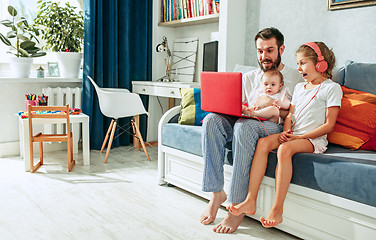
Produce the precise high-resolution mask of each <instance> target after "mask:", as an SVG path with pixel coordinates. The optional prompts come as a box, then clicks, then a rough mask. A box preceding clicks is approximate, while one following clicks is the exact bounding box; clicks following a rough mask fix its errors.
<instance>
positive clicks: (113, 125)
mask: <svg viewBox="0 0 376 240" xmlns="http://www.w3.org/2000/svg"><path fill="white" fill-rule="evenodd" d="M116 125H117V121H116V120H115V119H112V121H111V123H110V126H109V128H108V130H107V133H106V137H105V139H104V141H103V144H102V148H101V153H102V152H103V149H104V147H105V146H106V143H107V140H109V141H108V145H107V150H106V157H105V158H104V163H107V160H108V156H109V155H110V151H111V146H112V141H113V140H114V135H115V130H116ZM131 125H132V129H133V133H134V134H135V135H136V137H137V138H138V139H139V140H140V142H141V146H142V149H143V150H144V152H145V155H146V158H147V159H148V160H149V161H150V157H149V153H148V151H147V150H146V146H145V143H144V140H143V139H142V135H141V133H140V130H139V129H138V127H137V124H136V123H135V121H134V120H133V119H132V120H131ZM110 132H111V134H110Z"/></svg>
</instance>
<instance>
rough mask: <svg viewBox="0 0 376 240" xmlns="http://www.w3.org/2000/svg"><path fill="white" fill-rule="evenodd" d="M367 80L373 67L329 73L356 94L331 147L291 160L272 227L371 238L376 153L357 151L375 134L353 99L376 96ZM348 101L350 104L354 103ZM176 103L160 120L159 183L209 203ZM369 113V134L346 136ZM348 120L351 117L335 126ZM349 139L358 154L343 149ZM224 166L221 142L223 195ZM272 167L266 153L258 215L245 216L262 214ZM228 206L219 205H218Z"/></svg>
mask: <svg viewBox="0 0 376 240" xmlns="http://www.w3.org/2000/svg"><path fill="white" fill-rule="evenodd" d="M242 70H243V71H246V70H247V69H242ZM374 76H376V64H364V63H356V62H353V61H348V62H346V64H345V66H344V67H342V68H340V69H338V70H336V74H335V76H334V78H333V79H335V80H336V81H337V82H339V83H340V84H341V85H342V86H343V89H344V91H345V90H346V89H347V88H349V89H350V90H351V91H355V93H354V92H350V93H349V94H347V95H346V96H352V97H354V96H355V100H351V101H349V102H350V105H349V104H347V103H344V102H343V104H342V105H343V107H342V108H344V109H345V108H349V109H350V110H349V111H347V112H345V110H343V111H344V112H343V114H342V115H343V116H342V117H341V118H340V116H339V119H338V120H337V124H338V127H337V124H336V128H335V130H334V133H333V134H332V135H330V136H329V140H330V142H333V143H330V144H329V146H328V150H327V151H326V152H325V153H324V154H322V155H317V154H308V153H300V154H296V155H295V156H294V157H293V168H294V169H293V177H292V181H291V184H290V187H289V190H288V194H287V197H286V201H285V204H284V214H283V218H284V220H283V223H282V224H280V225H278V226H277V228H278V229H280V230H283V231H285V232H288V233H290V234H292V235H295V236H298V237H300V238H303V239H326V240H328V239H362V240H363V239H364V240H365V239H375V238H376V152H375V151H370V150H362V149H360V148H361V146H365V145H366V144H368V145H369V144H371V142H372V141H373V143H372V144H373V146H374V145H375V138H372V136H369V135H370V134H371V135H372V134H375V132H376V128H375V127H373V125H372V124H373V123H374V122H375V121H376V120H375V119H374V118H375V117H372V116H371V115H372V113H373V110H372V109H371V107H370V106H368V105H364V106H363V105H362V104H359V101H360V100H359V96H360V95H358V94H357V93H358V92H357V91H362V92H359V94H363V91H364V92H365V94H368V93H371V94H369V95H367V97H366V98H365V99H369V98H370V97H374V96H375V95H372V94H376V77H374ZM350 90H349V91H350ZM182 101H183V100H182ZM354 101H355V102H356V103H357V104H353V103H354ZM346 104H347V105H348V106H347V107H345V105H346ZM375 104H376V102H375ZM358 105H359V106H363V108H366V109H367V110H366V111H367V113H366V114H363V115H362V114H361V113H360V112H359V111H360V110H359V109H357V106H358ZM182 106H183V105H181V106H176V107H174V108H172V109H170V110H168V111H167V112H166V113H165V114H164V115H163V116H162V118H161V119H160V122H159V126H158V183H159V184H166V183H168V184H172V185H174V186H176V187H179V188H182V189H184V190H186V191H188V192H191V193H193V194H195V195H198V196H201V197H203V198H206V199H210V196H211V195H210V193H205V192H203V191H202V190H201V183H202V173H203V169H204V165H203V158H202V150H201V133H202V127H201V126H199V125H183V124H179V123H178V119H179V116H180V114H181V113H182V112H181V110H182ZM183 108H184V106H183ZM342 108H341V111H342ZM372 108H373V106H372ZM358 110H359V111H358ZM361 111H364V109H362V110H361ZM340 115H341V113H340ZM368 115H369V116H371V117H370V120H367V121H368V122H367V124H369V122H372V124H371V125H370V126H371V127H370V126H368V128H367V129H368V132H369V133H368V135H367V136H368V137H367V136H365V135H364V132H365V131H364V130H362V129H360V130H359V129H358V130H359V133H358V134H360V135H361V136H360V137H359V136H355V137H354V136H352V135H351V133H349V132H351V131H353V129H352V128H357V126H358V125H359V126H362V127H364V126H363V125H362V124H363V123H356V121H357V119H361V120H364V119H366V118H367V117H365V116H368ZM347 116H351V117H352V118H350V119H345V120H343V121H342V119H343V118H346V117H347ZM373 116H376V115H373ZM354 119H355V120H354ZM367 119H368V118H367ZM346 121H347V122H349V124H347V122H346ZM351 124H353V125H351ZM350 125H351V126H352V127H351V126H350ZM348 126H350V129H349V127H348ZM372 139H373V140H372ZM350 142H352V144H353V145H356V148H359V149H358V150H350V149H349V148H351V146H349V143H350ZM360 142H361V143H360ZM374 150H375V149H374ZM231 162H232V156H231V144H228V151H227V164H225V166H224V178H225V191H227V192H228V186H229V182H230V177H231V171H232V166H231ZM276 164H277V158H276V154H275V153H270V154H269V160H268V166H267V170H266V174H265V177H264V179H263V181H262V184H261V187H260V190H259V195H258V198H257V211H256V214H255V215H253V216H249V217H252V218H254V219H257V220H258V219H259V218H260V217H261V216H266V215H267V214H268V212H269V210H270V208H271V206H272V204H273V200H274V194H275V186H274V184H275V183H274V172H275V167H276ZM228 204H229V203H228V202H225V203H224V204H223V206H227V205H228Z"/></svg>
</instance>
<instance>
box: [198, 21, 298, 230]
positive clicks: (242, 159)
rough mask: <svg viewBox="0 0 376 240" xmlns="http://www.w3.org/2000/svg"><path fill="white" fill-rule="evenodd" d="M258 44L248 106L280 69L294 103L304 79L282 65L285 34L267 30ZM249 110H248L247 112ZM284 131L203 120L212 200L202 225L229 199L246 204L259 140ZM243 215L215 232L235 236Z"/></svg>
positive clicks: (246, 84)
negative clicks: (227, 169)
mask: <svg viewBox="0 0 376 240" xmlns="http://www.w3.org/2000/svg"><path fill="white" fill-rule="evenodd" d="M255 45H256V48H257V57H258V63H259V65H260V68H258V69H256V70H254V71H250V72H248V73H246V74H244V76H243V101H244V102H245V103H247V104H248V106H252V104H253V102H254V101H255V100H256V99H255V98H256V96H257V92H258V91H260V90H262V81H261V77H262V75H263V73H264V72H266V71H268V70H271V69H277V70H279V71H280V72H281V73H282V74H283V77H284V85H285V87H286V94H287V96H288V98H289V100H291V96H292V93H293V91H294V87H295V85H296V84H297V83H298V82H300V81H303V79H302V77H301V76H300V74H299V72H298V71H297V70H296V69H292V68H289V67H287V66H285V65H284V64H282V62H281V55H282V54H283V52H284V50H285V46H284V37H283V35H282V33H281V32H280V31H279V30H278V29H276V28H265V29H263V30H261V31H260V32H259V33H258V34H257V35H256V37H255ZM247 111H248V110H247V108H245V112H244V113H247ZM286 114H287V111H282V110H281V116H282V117H283V118H284V117H285V116H286ZM264 127H265V129H264ZM282 128H283V127H282V125H279V124H276V123H274V122H270V121H264V122H263V125H262V124H261V123H260V122H259V121H258V120H254V119H248V118H238V117H233V116H227V115H221V114H215V113H210V114H209V115H207V116H206V117H205V118H204V122H203V134H202V152H203V158H204V161H205V165H204V176H203V184H202V190H203V191H204V192H212V198H211V200H210V202H209V204H208V206H207V209H206V210H205V211H204V213H203V214H202V215H201V219H200V221H201V223H202V224H205V225H207V224H210V223H212V222H213V221H214V220H215V217H216V215H217V211H218V209H219V207H220V206H221V204H222V203H223V202H225V201H226V199H227V200H228V201H229V202H230V203H232V205H237V204H238V203H240V202H242V201H244V199H245V197H246V195H247V193H248V182H249V174H250V168H251V162H252V158H253V154H254V151H255V148H256V145H257V141H258V139H259V138H262V137H266V136H267V135H268V134H274V133H279V132H281V131H282ZM265 130H266V131H267V132H266V131H265ZM231 141H232V155H233V161H232V166H233V172H232V176H231V184H230V190H229V195H228V196H227V194H226V193H225V191H224V189H223V184H224V176H223V165H224V162H225V152H226V143H228V142H231ZM244 216H245V215H244V214H241V215H239V216H235V215H232V214H231V213H230V212H229V213H228V214H227V216H226V218H225V219H224V220H223V221H222V222H221V223H219V224H218V225H217V226H216V227H214V228H213V231H215V232H218V233H232V232H234V231H235V230H236V229H237V228H238V227H239V225H240V223H241V222H242V221H243V218H244Z"/></svg>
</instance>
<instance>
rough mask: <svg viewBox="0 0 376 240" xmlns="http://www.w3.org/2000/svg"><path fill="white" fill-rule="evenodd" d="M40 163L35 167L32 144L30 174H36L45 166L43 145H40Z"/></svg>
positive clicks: (31, 143)
mask: <svg viewBox="0 0 376 240" xmlns="http://www.w3.org/2000/svg"><path fill="white" fill-rule="evenodd" d="M39 157H40V160H39V162H38V163H37V164H36V165H34V148H33V142H30V172H31V173H33V172H36V171H37V170H38V169H39V168H40V167H41V166H42V165H43V143H42V142H40V143H39Z"/></svg>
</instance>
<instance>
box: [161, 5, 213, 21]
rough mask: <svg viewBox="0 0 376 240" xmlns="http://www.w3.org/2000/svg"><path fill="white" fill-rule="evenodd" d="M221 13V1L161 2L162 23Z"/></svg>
mask: <svg viewBox="0 0 376 240" xmlns="http://www.w3.org/2000/svg"><path fill="white" fill-rule="evenodd" d="M215 13H219V0H161V22H169V21H173V20H179V19H183V18H192V17H199V16H205V15H209V14H215Z"/></svg>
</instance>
